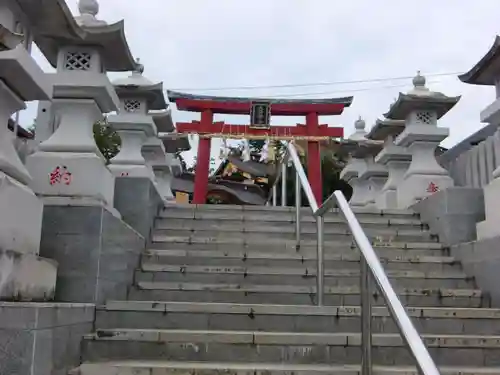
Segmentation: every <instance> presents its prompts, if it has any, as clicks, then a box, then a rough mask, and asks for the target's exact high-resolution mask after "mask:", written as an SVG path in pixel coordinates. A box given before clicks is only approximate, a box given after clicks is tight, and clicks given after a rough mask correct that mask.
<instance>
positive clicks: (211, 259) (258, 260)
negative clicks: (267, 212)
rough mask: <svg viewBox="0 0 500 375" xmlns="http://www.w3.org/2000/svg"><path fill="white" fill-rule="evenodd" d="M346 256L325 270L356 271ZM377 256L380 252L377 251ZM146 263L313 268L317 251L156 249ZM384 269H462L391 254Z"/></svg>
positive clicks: (334, 258)
mask: <svg viewBox="0 0 500 375" xmlns="http://www.w3.org/2000/svg"><path fill="white" fill-rule="evenodd" d="M349 251H350V252H349V253H348V254H326V255H325V267H326V268H330V269H345V268H359V259H360V255H359V253H358V254H356V252H357V250H355V249H349ZM377 252H378V253H380V250H377ZM142 261H143V262H145V263H157V264H171V265H183V266H188V265H193V266H203V265H205V266H214V265H223V266H225V267H231V266H240V267H243V266H266V265H267V266H269V267H271V266H272V267H297V266H303V267H316V249H301V250H300V251H299V252H297V251H293V252H292V251H290V252H286V253H284V252H276V253H271V252H262V251H247V250H236V249H233V250H231V251H223V250H204V251H198V250H174V249H171V250H155V249H148V250H146V251H145V252H144V253H143V254H142ZM380 261H381V262H382V264H383V265H384V267H385V269H394V270H415V271H443V272H446V271H456V270H460V269H461V265H460V263H458V262H457V261H456V260H455V258H453V257H446V256H425V255H424V256H420V255H406V254H405V255H401V256H399V255H394V254H393V253H390V254H389V255H388V256H386V257H382V258H380Z"/></svg>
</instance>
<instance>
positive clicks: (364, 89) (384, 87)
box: [268, 80, 440, 98]
mask: <svg viewBox="0 0 500 375" xmlns="http://www.w3.org/2000/svg"><path fill="white" fill-rule="evenodd" d="M437 82H440V81H439V80H432V81H429V82H427V83H428V84H429V83H430V84H432V83H437ZM406 86H409V84H399V85H389V86H379V87H365V88H360V89H345V90H336V91H319V92H318V91H316V92H307V93H297V94H283V95H279V94H273V95H270V96H268V97H269V98H273V97H275V98H278V97H279V98H288V97H296V96H307V95H332V94H341V93H351V92H360V91H374V90H384V89H392V88H396V87H406Z"/></svg>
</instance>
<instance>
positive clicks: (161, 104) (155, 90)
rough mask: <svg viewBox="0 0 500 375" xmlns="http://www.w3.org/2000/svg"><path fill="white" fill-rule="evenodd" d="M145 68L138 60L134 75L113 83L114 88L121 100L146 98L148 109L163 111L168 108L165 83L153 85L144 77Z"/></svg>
mask: <svg viewBox="0 0 500 375" xmlns="http://www.w3.org/2000/svg"><path fill="white" fill-rule="evenodd" d="M143 73H144V66H143V65H142V64H141V63H140V60H139V59H137V63H136V67H135V69H134V70H133V72H132V74H131V75H130V76H128V77H126V78H119V79H117V80H115V81H113V86H115V90H116V93H117V95H118V96H119V97H120V98H126V97H134V98H136V97H145V98H146V99H147V101H148V109H150V110H163V109H166V108H167V107H168V104H167V102H166V101H165V96H164V95H163V82H160V83H153V82H151V81H150V80H149V79H147V78H146V77H144V75H143Z"/></svg>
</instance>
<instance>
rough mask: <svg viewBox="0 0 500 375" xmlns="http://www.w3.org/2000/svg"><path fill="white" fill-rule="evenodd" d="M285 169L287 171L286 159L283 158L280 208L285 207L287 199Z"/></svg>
mask: <svg viewBox="0 0 500 375" xmlns="http://www.w3.org/2000/svg"><path fill="white" fill-rule="evenodd" d="M286 169H287V160H286V158H284V159H283V162H282V163H281V206H282V207H286V198H287V191H286V188H287V186H286V182H287V181H286V172H287V170H286Z"/></svg>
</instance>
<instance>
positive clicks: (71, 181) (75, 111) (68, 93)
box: [26, 45, 119, 216]
mask: <svg viewBox="0 0 500 375" xmlns="http://www.w3.org/2000/svg"><path fill="white" fill-rule="evenodd" d="M51 76H52V81H53V87H54V98H53V106H52V110H53V113H54V116H55V119H56V124H55V129H56V130H55V132H54V133H53V134H52V135H51V136H50V137H49V138H48V139H47V140H45V141H43V142H42V143H41V144H40V145H39V150H38V151H37V152H36V153H34V154H33V155H30V156H29V157H28V158H27V162H26V165H27V167H28V170H29V171H30V173H31V174H32V175H33V187H34V190H35V192H36V193H37V194H39V195H40V196H42V197H43V198H44V200H45V202H47V203H50V204H52V205H70V206H71V205H76V206H78V205H90V206H96V205H97V206H103V207H105V208H106V209H108V210H109V211H110V212H112V213H113V214H114V215H116V216H119V214H118V212H117V211H116V210H114V209H113V198H114V184H115V180H114V176H113V174H112V173H111V172H110V170H109V169H108V168H107V167H106V165H105V159H104V157H103V156H102V155H101V153H100V151H99V149H98V147H97V145H96V143H95V140H94V134H93V126H94V124H95V123H96V122H97V121H100V120H102V118H103V115H102V113H103V112H111V111H114V110H116V109H117V108H118V104H119V101H118V97H117V95H116V93H115V91H114V90H113V87H112V86H111V83H110V82H109V79H108V78H107V77H106V74H105V72H104V71H103V61H102V60H101V55H100V52H99V50H98V49H97V48H92V47H87V46H79V45H75V46H67V47H64V48H61V49H60V51H59V55H58V61H57V73H55V74H52V75H51ZM97 182H98V183H97Z"/></svg>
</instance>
